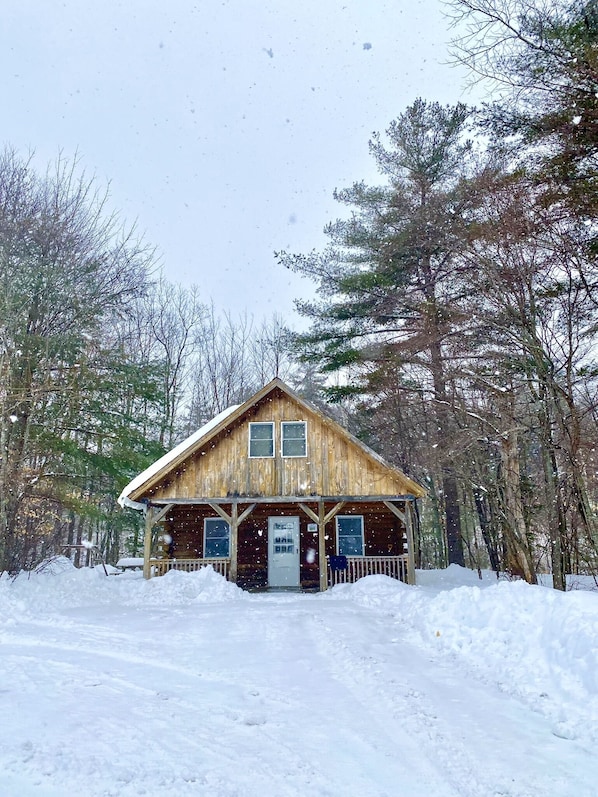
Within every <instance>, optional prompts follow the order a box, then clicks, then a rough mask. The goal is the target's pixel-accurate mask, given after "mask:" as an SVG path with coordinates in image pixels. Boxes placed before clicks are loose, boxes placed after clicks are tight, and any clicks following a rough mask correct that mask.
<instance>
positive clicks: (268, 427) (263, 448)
mask: <svg viewBox="0 0 598 797" xmlns="http://www.w3.org/2000/svg"><path fill="white" fill-rule="evenodd" d="M249 456H250V457H273V456H274V424H273V423H270V422H268V423H250V424H249Z"/></svg>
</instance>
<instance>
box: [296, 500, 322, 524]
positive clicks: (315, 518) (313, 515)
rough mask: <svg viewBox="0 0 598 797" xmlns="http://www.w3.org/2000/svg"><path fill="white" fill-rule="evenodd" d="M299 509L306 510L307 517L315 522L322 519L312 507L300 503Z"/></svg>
mask: <svg viewBox="0 0 598 797" xmlns="http://www.w3.org/2000/svg"><path fill="white" fill-rule="evenodd" d="M299 509H300V510H301V511H302V512H305V514H306V515H307V517H308V518H309V519H310V520H313V522H314V523H319V522H320V520H319V518H318V516H317V515H316V513H315V512H314V511H313V510H312V509H310V508H309V507H308V506H305V504H299Z"/></svg>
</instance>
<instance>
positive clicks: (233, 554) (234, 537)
mask: <svg viewBox="0 0 598 797" xmlns="http://www.w3.org/2000/svg"><path fill="white" fill-rule="evenodd" d="M238 562H239V506H238V504H233V505H232V508H231V519H230V568H229V571H228V580H229V581H232V583H233V584H236V583H237V570H238Z"/></svg>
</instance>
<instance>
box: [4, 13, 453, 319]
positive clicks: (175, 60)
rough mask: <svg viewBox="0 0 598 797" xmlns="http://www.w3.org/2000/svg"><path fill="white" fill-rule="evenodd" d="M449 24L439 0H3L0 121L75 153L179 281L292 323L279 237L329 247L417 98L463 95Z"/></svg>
mask: <svg viewBox="0 0 598 797" xmlns="http://www.w3.org/2000/svg"><path fill="white" fill-rule="evenodd" d="M449 38H450V31H449V29H448V23H447V20H446V19H445V18H444V16H443V5H442V3H441V2H440V0H297V1H296V2H294V1H293V2H291V0H258V1H256V0H228V1H227V0H201V1H200V2H193V0H168V1H167V2H166V1H165V0H122V1H121V0H101V2H100V0H64V1H60V0H3V3H2V26H1V28H0V74H2V80H1V82H0V106H1V108H2V137H3V140H4V143H7V144H11V145H12V146H14V147H15V148H17V149H18V150H19V151H21V152H22V153H23V154H26V153H27V152H28V151H29V150H35V152H36V157H37V158H38V160H39V162H40V163H42V164H45V163H47V162H48V161H49V160H51V159H53V158H55V157H56V155H57V154H58V153H59V152H60V151H62V152H63V153H64V154H65V155H66V156H69V157H70V156H73V154H74V153H78V155H79V158H80V163H81V166H82V167H84V168H85V170H86V171H87V172H88V173H90V174H95V175H97V177H98V178H99V179H100V181H101V182H106V181H110V184H111V189H110V190H111V197H112V199H111V204H112V205H113V206H114V208H115V209H117V210H119V211H120V212H122V214H123V215H124V216H125V218H126V219H127V220H128V221H130V222H132V221H135V220H137V222H138V225H139V227H140V229H141V230H142V231H143V232H144V233H145V236H146V238H147V240H148V241H149V242H151V243H153V244H155V245H156V247H157V249H158V251H159V253H160V255H161V259H162V264H163V269H164V273H165V275H166V276H167V277H168V278H169V279H170V280H172V281H176V282H183V283H185V284H191V283H196V284H197V285H199V286H200V288H201V292H202V295H203V297H204V299H205V300H206V301H209V300H210V299H213V300H214V303H215V305H216V307H217V308H218V309H230V310H231V311H232V312H233V313H234V314H236V313H239V312H243V311H244V310H247V312H248V313H249V314H253V315H255V316H256V317H258V318H261V317H263V316H268V315H270V314H271V313H274V312H279V313H282V314H283V315H284V316H286V317H288V319H289V321H290V322H291V323H292V322H293V320H292V319H293V316H292V307H293V299H294V298H297V297H300V296H301V295H302V294H305V293H306V292H309V291H310V290H311V289H310V288H309V287H308V284H307V283H306V282H305V281H304V280H302V279H300V278H299V277H296V276H293V275H291V274H289V273H288V272H287V271H285V270H284V269H282V268H281V267H280V266H278V265H277V263H276V261H275V259H274V256H273V252H274V251H275V250H280V249H289V250H291V251H298V252H305V251H309V250H310V249H312V248H319V247H321V246H322V245H323V243H324V242H325V239H324V237H323V234H322V227H323V226H324V224H325V223H326V222H327V221H329V220H331V219H333V218H335V217H336V216H337V215H338V214H339V212H342V211H341V209H340V207H337V206H336V205H335V203H334V200H333V199H332V192H333V190H334V189H335V188H341V187H344V186H346V185H349V184H351V183H352V182H353V181H356V180H360V179H366V180H369V181H370V182H374V181H375V180H376V174H375V171H374V169H373V165H372V161H371V158H370V156H369V154H368V139H369V138H370V136H371V133H372V132H373V131H382V130H384V129H385V128H386V127H387V126H388V123H389V122H390V121H391V120H392V119H393V118H394V117H396V116H397V115H398V114H399V113H401V111H403V110H404V109H405V108H406V107H407V105H409V104H410V103H412V102H413V100H414V99H415V98H416V97H418V96H422V97H424V98H426V99H430V100H438V101H440V102H442V103H454V102H457V101H458V100H464V101H467V100H468V95H467V94H464V91H463V89H464V82H465V81H464V75H463V73H462V72H459V71H458V70H456V69H455V68H452V67H449V66H447V65H446V60H447V58H448V55H447V42H448V40H449Z"/></svg>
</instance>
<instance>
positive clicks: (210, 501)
mask: <svg viewBox="0 0 598 797" xmlns="http://www.w3.org/2000/svg"><path fill="white" fill-rule="evenodd" d="M414 498H415V496H414V495H412V494H407V495H271V496H262V495H248V496H234V497H232V496H229V497H227V498H213V497H212V498H208V497H207V496H198V497H197V498H158V499H153V500H152V501H151V502H150V503H151V506H166V505H171V506H189V505H191V506H192V505H194V504H207V505H208V506H212V507H215V506H221V505H223V504H231V505H232V504H250V503H255V504H256V505H257V504H299V503H304V504H319V502H320V501H325V502H326V503H327V504H330V503H333V502H334V501H343V502H345V503H351V504H356V503H360V504H373V503H376V504H379V503H384V501H413V499H414Z"/></svg>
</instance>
